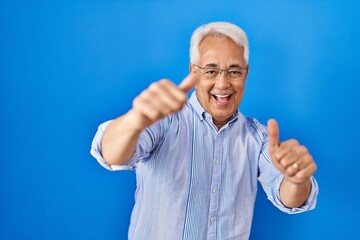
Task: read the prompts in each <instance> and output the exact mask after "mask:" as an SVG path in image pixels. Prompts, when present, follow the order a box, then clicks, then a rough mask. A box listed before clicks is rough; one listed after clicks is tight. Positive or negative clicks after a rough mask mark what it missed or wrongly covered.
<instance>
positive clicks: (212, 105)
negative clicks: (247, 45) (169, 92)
mask: <svg viewBox="0 0 360 240" xmlns="http://www.w3.org/2000/svg"><path fill="white" fill-rule="evenodd" d="M196 64H197V65H198V66H201V67H205V66H216V67H218V68H220V69H229V68H230V67H234V66H238V67H241V68H246V73H245V78H244V79H243V80H240V81H239V80H237V81H234V80H229V79H228V78H227V77H226V76H225V74H224V73H222V74H221V75H220V77H219V78H218V79H217V80H208V79H205V78H204V77H203V75H202V74H203V73H202V70H201V69H199V68H197V67H196V66H194V65H192V64H191V65H190V70H191V71H194V72H196V73H197V74H200V75H201V76H202V77H201V78H199V79H200V80H198V82H197V83H196V95H197V98H198V100H199V102H200V104H201V106H202V107H203V108H204V110H205V111H206V112H208V113H209V114H210V115H211V116H212V117H213V122H214V124H215V125H216V126H217V127H218V128H219V129H220V128H221V127H222V126H223V125H225V124H226V123H227V122H228V120H229V118H230V117H231V116H232V115H233V113H234V112H235V111H236V110H237V109H238V107H239V105H240V102H241V100H242V98H243V95H244V90H245V82H246V77H247V73H248V65H247V64H246V63H245V59H244V48H243V47H240V46H238V45H237V44H236V43H235V42H234V41H232V40H231V39H230V38H227V37H206V38H205V39H204V40H203V41H202V43H201V44H200V47H199V61H198V62H197V63H196Z"/></svg>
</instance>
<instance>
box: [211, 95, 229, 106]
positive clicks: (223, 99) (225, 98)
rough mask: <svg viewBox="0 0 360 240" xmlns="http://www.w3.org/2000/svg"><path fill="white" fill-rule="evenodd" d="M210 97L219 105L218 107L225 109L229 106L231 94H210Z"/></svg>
mask: <svg viewBox="0 0 360 240" xmlns="http://www.w3.org/2000/svg"><path fill="white" fill-rule="evenodd" d="M212 97H213V98H214V99H215V102H216V104H217V105H219V106H220V107H225V106H227V105H228V104H229V102H230V98H231V97H232V94H227V95H220V94H212Z"/></svg>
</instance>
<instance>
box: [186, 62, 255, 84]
mask: <svg viewBox="0 0 360 240" xmlns="http://www.w3.org/2000/svg"><path fill="white" fill-rule="evenodd" d="M191 64H192V65H194V66H195V67H197V68H199V69H201V70H202V73H203V75H204V78H205V79H207V80H218V79H219V78H220V76H221V75H222V74H223V73H224V74H225V77H226V78H227V79H229V80H232V81H240V80H244V79H245V78H246V71H247V69H248V68H247V67H246V68H242V67H237V68H236V69H240V70H242V71H244V72H243V73H244V74H243V76H242V77H239V78H238V79H237V78H231V77H229V75H228V74H229V73H230V69H231V68H228V69H221V68H218V67H209V68H211V69H214V70H218V71H219V74H218V75H217V76H216V77H215V78H214V79H210V78H207V77H205V72H204V71H205V70H206V66H205V67H200V66H199V65H197V64H195V63H191Z"/></svg>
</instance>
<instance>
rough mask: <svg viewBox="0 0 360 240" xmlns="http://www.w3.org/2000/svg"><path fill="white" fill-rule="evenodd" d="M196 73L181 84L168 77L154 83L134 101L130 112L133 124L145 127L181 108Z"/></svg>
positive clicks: (194, 80)
mask: <svg viewBox="0 0 360 240" xmlns="http://www.w3.org/2000/svg"><path fill="white" fill-rule="evenodd" d="M195 78H196V75H194V74H189V75H188V76H187V77H186V78H185V79H184V80H183V81H182V82H181V83H180V85H179V86H176V85H175V84H174V83H172V82H171V81H169V80H167V79H162V80H160V81H158V82H154V83H152V84H151V85H150V86H149V87H148V88H147V89H145V90H144V91H143V92H142V93H141V94H140V95H139V96H137V97H136V98H135V99H134V101H133V108H132V109H131V110H130V112H129V114H131V116H132V124H134V125H136V127H137V128H139V129H143V128H145V127H148V126H149V125H151V124H153V123H154V122H156V121H158V120H160V119H162V118H164V117H166V116H168V115H169V114H171V113H173V112H177V111H179V110H181V109H182V108H183V106H184V104H185V103H186V101H187V96H186V94H187V92H188V91H189V90H191V89H192V88H193V87H194V85H195V82H196V79H195Z"/></svg>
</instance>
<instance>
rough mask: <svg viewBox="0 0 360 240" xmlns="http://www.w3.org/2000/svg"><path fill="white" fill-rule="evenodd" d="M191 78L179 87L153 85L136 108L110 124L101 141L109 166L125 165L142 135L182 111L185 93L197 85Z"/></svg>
mask: <svg viewBox="0 0 360 240" xmlns="http://www.w3.org/2000/svg"><path fill="white" fill-rule="evenodd" d="M195 81H196V79H195V75H194V74H190V75H189V76H188V77H186V78H185V79H184V80H183V81H182V82H181V83H180V85H179V86H176V85H174V84H173V83H172V82H170V81H169V80H160V81H158V82H155V83H153V84H151V85H150V87H149V88H147V89H145V90H144V91H143V92H142V93H141V94H140V95H139V96H138V97H136V98H135V99H134V101H133V107H132V108H131V109H130V111H129V112H127V113H126V114H124V115H123V116H120V117H118V118H117V119H115V120H114V121H113V122H111V123H110V124H109V126H108V127H107V128H106V130H105V132H104V137H103V139H102V143H101V145H102V154H103V158H104V159H105V160H106V162H108V163H109V164H110V165H122V164H124V163H126V162H127V161H129V160H130V158H131V156H132V155H133V153H134V151H135V148H136V144H137V142H138V139H139V135H140V133H141V131H142V130H143V129H144V128H146V127H148V126H150V125H151V124H153V123H154V122H156V121H158V120H160V119H162V118H164V117H166V116H168V115H169V114H171V113H173V112H176V111H179V110H180V109H181V108H182V107H183V106H184V104H185V102H186V99H187V98H186V93H187V92H188V91H189V90H190V89H192V88H193V86H194V84H195Z"/></svg>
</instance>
